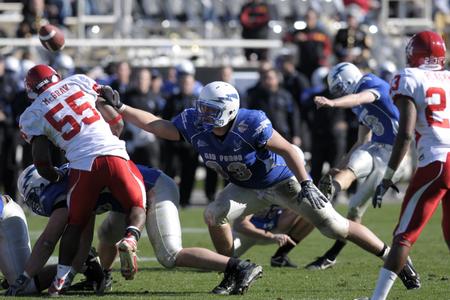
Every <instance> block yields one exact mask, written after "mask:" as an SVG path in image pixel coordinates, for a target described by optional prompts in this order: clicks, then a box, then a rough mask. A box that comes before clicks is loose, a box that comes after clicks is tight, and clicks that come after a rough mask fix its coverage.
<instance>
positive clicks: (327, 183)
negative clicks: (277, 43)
mask: <svg viewBox="0 0 450 300" xmlns="http://www.w3.org/2000/svg"><path fill="white" fill-rule="evenodd" d="M327 80H328V86H329V89H330V91H331V94H332V95H334V96H336V97H338V98H336V99H333V100H330V99H327V98H325V97H321V96H317V97H315V99H314V102H315V103H316V106H317V108H318V109H320V108H321V107H329V108H351V109H352V111H353V113H354V114H355V115H356V116H357V117H358V120H359V122H360V126H359V129H358V140H357V141H356V142H355V144H354V145H353V146H352V148H351V149H350V151H349V152H348V153H347V155H345V156H344V157H343V159H342V161H341V162H340V163H339V164H338V165H337V166H336V167H335V168H333V169H332V170H331V171H330V173H329V174H327V175H325V176H324V177H323V178H322V179H321V182H320V183H319V189H320V190H321V191H322V192H323V193H324V194H325V195H326V196H327V198H328V199H330V200H333V198H334V196H335V195H336V193H338V192H339V191H342V190H346V189H347V188H348V187H349V186H350V185H351V183H352V182H353V181H355V180H356V179H362V180H364V181H363V182H362V183H361V184H360V185H359V186H358V189H357V191H356V193H355V194H354V195H353V196H352V197H351V199H350V201H349V209H348V213H347V218H348V219H350V220H352V221H354V222H357V223H361V218H362V216H363V214H364V212H365V211H366V209H367V207H368V205H369V204H370V201H369V199H371V198H372V195H373V194H374V192H375V189H376V187H377V185H378V184H379V183H380V182H381V179H382V178H383V174H384V172H385V170H386V168H387V162H388V160H389V157H390V154H391V151H392V145H393V143H394V140H395V137H396V135H397V130H398V122H399V112H398V109H397V107H396V106H395V105H394V103H393V101H392V99H391V97H390V96H389V84H388V83H387V82H385V81H384V80H383V79H381V78H379V77H377V76H375V75H374V74H370V73H369V74H365V75H363V74H362V73H361V71H360V70H359V69H358V68H357V67H356V66H355V65H353V64H351V63H348V62H343V63H340V64H337V65H336V66H334V67H333V68H332V69H331V70H330V73H329V74H328V78H327ZM403 170H404V168H401V169H400V171H399V172H396V174H395V176H394V179H393V180H394V182H395V181H397V180H398V179H399V178H400V177H401V176H402V173H403ZM345 244H346V242H345V241H343V240H337V241H336V242H335V244H334V245H333V246H332V247H331V248H330V249H329V250H328V251H327V252H326V253H325V254H324V255H323V256H320V257H318V258H317V259H316V260H315V261H313V262H312V263H310V264H309V265H307V266H306V268H307V269H310V270H324V269H327V268H329V267H332V266H333V265H334V264H335V263H336V257H337V255H338V254H339V253H340V251H341V250H342V249H343V247H344V246H345ZM402 276H403V278H405V276H406V275H405V274H402ZM416 279H417V281H418V280H419V279H418V278H416ZM404 282H405V281H404ZM405 286H406V287H407V288H408V289H409V288H414V287H413V286H410V285H407V284H405Z"/></svg>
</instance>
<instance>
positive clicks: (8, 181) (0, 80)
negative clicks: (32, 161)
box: [0, 55, 23, 196]
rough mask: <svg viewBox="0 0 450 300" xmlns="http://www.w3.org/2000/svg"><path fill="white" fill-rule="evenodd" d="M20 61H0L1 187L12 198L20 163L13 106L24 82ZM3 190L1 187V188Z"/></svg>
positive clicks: (14, 193) (10, 58)
mask: <svg viewBox="0 0 450 300" xmlns="http://www.w3.org/2000/svg"><path fill="white" fill-rule="evenodd" d="M21 72H22V70H21V64H20V60H19V59H17V58H16V57H15V56H12V55H11V56H8V57H6V58H5V59H3V58H1V60H0V186H2V188H3V192H4V193H6V194H9V195H11V196H14V195H16V182H17V177H18V167H19V166H18V161H17V160H16V148H17V145H18V143H19V141H20V136H19V131H18V128H17V126H16V123H15V120H14V116H13V108H12V105H13V103H14V101H15V96H16V94H17V93H18V92H19V91H20V89H21V84H20V82H22V81H23V80H20V74H21ZM0 189H1V187H0Z"/></svg>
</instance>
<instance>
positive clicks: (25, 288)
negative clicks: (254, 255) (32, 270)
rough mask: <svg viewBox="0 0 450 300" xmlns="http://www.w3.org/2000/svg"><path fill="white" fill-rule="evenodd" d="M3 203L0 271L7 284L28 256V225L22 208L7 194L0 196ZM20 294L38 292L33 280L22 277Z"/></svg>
mask: <svg viewBox="0 0 450 300" xmlns="http://www.w3.org/2000/svg"><path fill="white" fill-rule="evenodd" d="M0 201H2V202H3V203H2V205H3V213H2V219H1V220H0V271H1V272H2V274H3V276H5V278H6V280H7V282H8V283H9V285H13V284H14V283H15V281H16V279H18V277H19V276H21V273H22V272H23V270H24V267H25V263H26V261H27V260H28V258H29V257H30V254H31V248H30V238H29V235H28V225H27V221H26V218H25V215H24V213H23V210H22V208H21V207H20V206H19V205H18V204H17V203H15V202H14V201H13V200H12V199H11V198H10V197H9V196H5V195H3V196H0ZM24 281H25V283H24V284H23V285H22V286H21V287H20V291H18V292H20V294H30V293H35V292H38V289H37V287H36V284H35V280H31V279H30V278H29V277H28V278H24Z"/></svg>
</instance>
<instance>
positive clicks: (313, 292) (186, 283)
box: [29, 205, 450, 299]
mask: <svg viewBox="0 0 450 300" xmlns="http://www.w3.org/2000/svg"><path fill="white" fill-rule="evenodd" d="M339 210H340V211H341V212H345V207H343V206H340V207H339ZM398 211H399V205H384V206H383V208H382V209H377V210H375V209H372V208H370V209H369V210H368V213H367V214H366V216H365V223H366V224H367V225H368V227H369V228H371V229H372V230H373V231H374V232H375V233H376V234H378V236H379V237H380V238H382V239H383V240H384V241H386V242H389V243H390V239H391V232H392V230H393V227H394V224H395V223H396V221H397V217H398ZM440 217H441V210H440V208H439V210H438V211H437V212H436V213H435V216H434V217H433V219H432V220H431V222H430V224H429V225H428V226H427V227H426V228H425V230H424V232H423V234H422V236H421V238H420V239H419V241H418V242H417V243H416V245H415V246H414V248H413V250H412V258H413V261H414V263H415V265H416V267H417V270H418V271H419V273H420V274H421V277H422V288H421V289H420V290H415V291H406V290H405V288H404V287H403V285H402V283H401V282H400V281H399V280H398V281H397V282H396V283H395V286H394V288H393V289H392V291H391V294H390V298H389V299H449V298H450V295H449V293H450V285H449V279H448V277H449V270H450V259H449V255H448V254H449V253H448V252H449V251H448V250H447V247H446V245H445V243H444V240H443V237H442V234H441V229H440ZM43 223H44V219H43V218H40V217H30V218H29V224H30V230H31V231H37V230H39V228H42V226H43ZM97 223H99V222H97ZM181 223H182V225H183V226H184V227H194V228H205V225H204V224H203V221H202V209H200V208H190V209H186V210H182V211H181ZM331 243H332V241H331V240H328V239H326V238H324V237H322V236H321V235H320V234H319V233H318V232H317V231H315V232H314V233H313V234H312V235H311V236H310V237H308V238H307V239H306V240H305V241H304V242H303V243H301V244H300V245H299V246H298V247H297V248H296V249H294V250H293V251H292V252H291V254H290V257H291V258H292V260H293V261H294V262H296V263H297V264H299V265H300V266H304V265H305V264H307V263H309V262H311V261H312V260H313V259H314V258H315V257H316V256H319V255H321V254H322V253H323V252H324V251H325V250H326V249H328V247H329V246H330V245H331ZM183 246H184V247H189V246H203V247H207V248H212V245H211V242H210V239H209V235H208V234H207V233H206V231H205V232H201V233H184V234H183ZM275 249H276V247H275V245H271V246H257V247H254V248H252V249H251V250H250V251H249V252H248V253H246V254H245V257H247V258H250V259H251V260H253V261H255V262H257V263H259V264H262V265H263V267H264V275H263V278H261V279H260V280H258V281H256V282H255V284H254V285H253V286H252V287H251V288H250V290H249V291H248V293H247V294H245V296H243V297H240V296H233V297H232V298H238V297H240V298H245V299H353V298H357V297H361V296H370V294H371V291H372V289H373V288H374V285H375V282H376V279H377V276H378V271H379V268H380V266H381V261H380V260H379V259H378V258H375V257H373V256H371V255H370V254H367V253H365V252H363V251H362V250H360V249H359V248H357V247H356V246H354V245H349V246H347V247H346V248H345V249H344V251H343V253H342V255H341V256H339V257H338V264H337V265H336V266H335V267H334V268H333V269H330V270H326V271H315V272H312V271H306V270H304V269H303V268H299V269H279V268H271V267H270V266H269V259H270V256H271V255H272V254H273V252H274V251H275ZM139 255H140V256H145V257H154V254H153V251H152V250H151V247H150V244H149V242H148V240H147V238H143V239H141V241H140V243H139ZM115 267H118V265H117V264H116V265H115ZM139 267H140V270H139V273H138V274H137V276H136V279H135V280H134V281H125V280H123V279H122V278H121V276H120V274H119V273H118V272H117V270H115V272H114V285H113V291H112V292H111V293H110V294H108V295H106V296H105V297H103V299H110V298H111V299H125V298H127V299H128V298H132V299H136V298H148V297H151V298H152V299H218V298H220V297H224V296H215V295H212V294H210V293H209V291H210V290H211V289H212V288H213V287H214V286H215V285H216V284H217V283H218V282H219V281H220V280H221V278H222V277H221V275H220V274H218V273H215V272H201V271H197V270H190V269H178V270H165V269H163V268H162V267H161V266H160V265H159V264H158V263H157V262H141V263H140V264H139ZM81 296H83V297H91V296H92V294H81ZM66 297H71V298H72V297H80V294H70V295H67V296H66ZM225 297H226V296H225Z"/></svg>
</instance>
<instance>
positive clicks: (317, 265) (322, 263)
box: [305, 256, 336, 271]
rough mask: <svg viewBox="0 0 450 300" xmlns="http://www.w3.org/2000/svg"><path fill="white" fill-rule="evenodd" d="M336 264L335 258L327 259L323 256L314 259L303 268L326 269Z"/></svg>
mask: <svg viewBox="0 0 450 300" xmlns="http://www.w3.org/2000/svg"><path fill="white" fill-rule="evenodd" d="M335 264H336V260H329V259H328V258H326V257H325V256H321V257H318V258H317V259H316V260H315V261H313V262H312V263H310V264H308V265H306V267H305V269H307V270H310V271H312V270H326V269H328V268H331V267H332V266H334V265H335Z"/></svg>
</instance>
